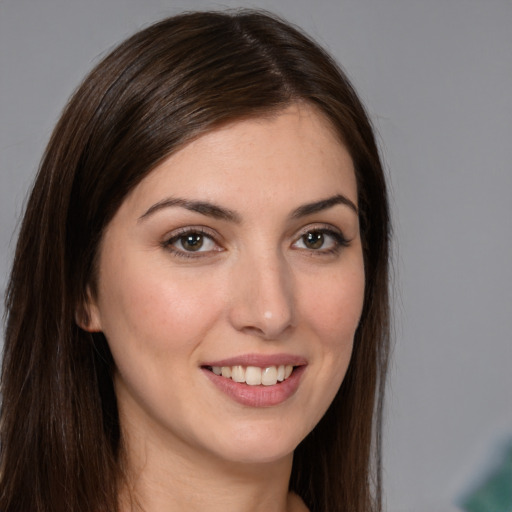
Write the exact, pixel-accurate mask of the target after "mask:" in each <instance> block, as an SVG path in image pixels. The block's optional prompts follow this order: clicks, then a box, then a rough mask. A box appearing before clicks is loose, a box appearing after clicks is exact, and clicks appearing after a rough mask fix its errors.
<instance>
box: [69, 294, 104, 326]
mask: <svg viewBox="0 0 512 512" xmlns="http://www.w3.org/2000/svg"><path fill="white" fill-rule="evenodd" d="M75 322H76V324H77V325H78V327H80V328H81V329H83V330H84V331H87V332H101V331H102V327H101V318H100V311H99V307H98V303H97V301H96V299H95V298H94V297H93V294H92V292H91V289H90V287H89V286H88V287H87V290H86V297H85V298H84V299H83V300H82V302H81V304H79V305H78V307H77V308H76V311H75Z"/></svg>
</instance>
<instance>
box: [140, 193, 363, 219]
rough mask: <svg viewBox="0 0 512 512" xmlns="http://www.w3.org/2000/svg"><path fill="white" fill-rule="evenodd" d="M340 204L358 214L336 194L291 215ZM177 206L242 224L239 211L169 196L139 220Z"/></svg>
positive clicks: (354, 207)
mask: <svg viewBox="0 0 512 512" xmlns="http://www.w3.org/2000/svg"><path fill="white" fill-rule="evenodd" d="M338 204H341V205H345V206H348V207H349V208H350V209H351V210H353V211H354V213H356V214H358V210H357V206H356V205H355V204H354V203H353V202H352V201H351V200H350V199H349V198H348V197H345V196H344V195H342V194H336V195H335V196H332V197H328V198H327V199H321V200H320V201H315V202H314V203H307V204H304V205H302V206H299V207H298V208H297V209H295V210H294V211H293V212H292V214H291V215H290V217H291V218H292V219H299V218H301V217H306V216H308V215H312V214H314V213H318V212H321V211H323V210H327V209H329V208H332V207H333V206H336V205H338ZM175 206H179V207H181V208H185V209H187V210H190V211H192V212H197V213H200V214H202V215H206V216H208V217H213V218H215V219H220V220H227V221H230V222H235V223H237V224H240V222H241V221H242V218H241V217H240V215H239V214H238V213H236V212H235V211H233V210H230V209H228V208H224V207H222V206H217V205H215V204H213V203H209V202H207V201H191V200H189V199H182V198H179V197H169V198H167V199H163V200H162V201H159V202H158V203H155V204H154V205H153V206H151V207H150V208H149V209H148V210H147V211H146V212H145V213H143V214H142V215H141V216H140V217H139V219H138V220H139V221H142V220H144V219H146V218H147V217H149V216H150V215H152V214H153V213H155V212H157V211H159V210H162V209H164V208H171V207H175Z"/></svg>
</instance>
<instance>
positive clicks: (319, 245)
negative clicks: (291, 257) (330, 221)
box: [293, 227, 348, 253]
mask: <svg viewBox="0 0 512 512" xmlns="http://www.w3.org/2000/svg"><path fill="white" fill-rule="evenodd" d="M347 245H348V240H347V239H346V238H345V237H344V236H343V234H342V233H341V232H339V231H336V230H334V229H333V228H324V227H321V228H313V229H307V230H306V231H303V232H302V234H301V235H300V237H299V239H298V240H297V241H296V242H295V243H294V244H293V247H294V248H295V249H304V250H309V251H315V252H319V253H333V252H337V251H338V250H339V249H340V248H341V247H346V246H347Z"/></svg>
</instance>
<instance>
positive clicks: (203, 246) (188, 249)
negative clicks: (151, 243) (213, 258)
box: [163, 228, 222, 257]
mask: <svg viewBox="0 0 512 512" xmlns="http://www.w3.org/2000/svg"><path fill="white" fill-rule="evenodd" d="M163 245H164V247H165V248H166V249H168V250H170V251H171V252H172V253H174V254H176V255H178V256H184V257H194V256H200V255H202V253H208V252H213V251H221V250H222V248H221V247H220V246H219V245H218V244H217V243H216V242H215V240H214V239H213V237H212V236H211V235H209V234H207V233H205V232H204V231H203V230H201V229H188V228H185V229H183V230H180V231H179V233H176V234H174V235H172V236H171V238H168V239H167V240H166V241H165V242H164V244H163Z"/></svg>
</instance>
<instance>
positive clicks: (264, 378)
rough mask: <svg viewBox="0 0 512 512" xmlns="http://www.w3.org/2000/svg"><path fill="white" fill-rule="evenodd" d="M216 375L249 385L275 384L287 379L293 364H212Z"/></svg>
mask: <svg viewBox="0 0 512 512" xmlns="http://www.w3.org/2000/svg"><path fill="white" fill-rule="evenodd" d="M211 370H212V372H213V373H214V374H215V375H219V376H222V377H225V378H227V379H232V380H233V381H235V382H245V383H246V384H248V385H249V386H259V385H261V384H262V385H263V386H275V385H276V384H277V383H278V382H283V381H284V380H286V379H287V378H288V377H289V376H290V375H291V374H292V372H293V366H292V365H291V364H287V365H284V364H281V365H279V366H267V367H266V368H259V367H258V366H247V367H244V366H241V365H236V366H212V367H211Z"/></svg>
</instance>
